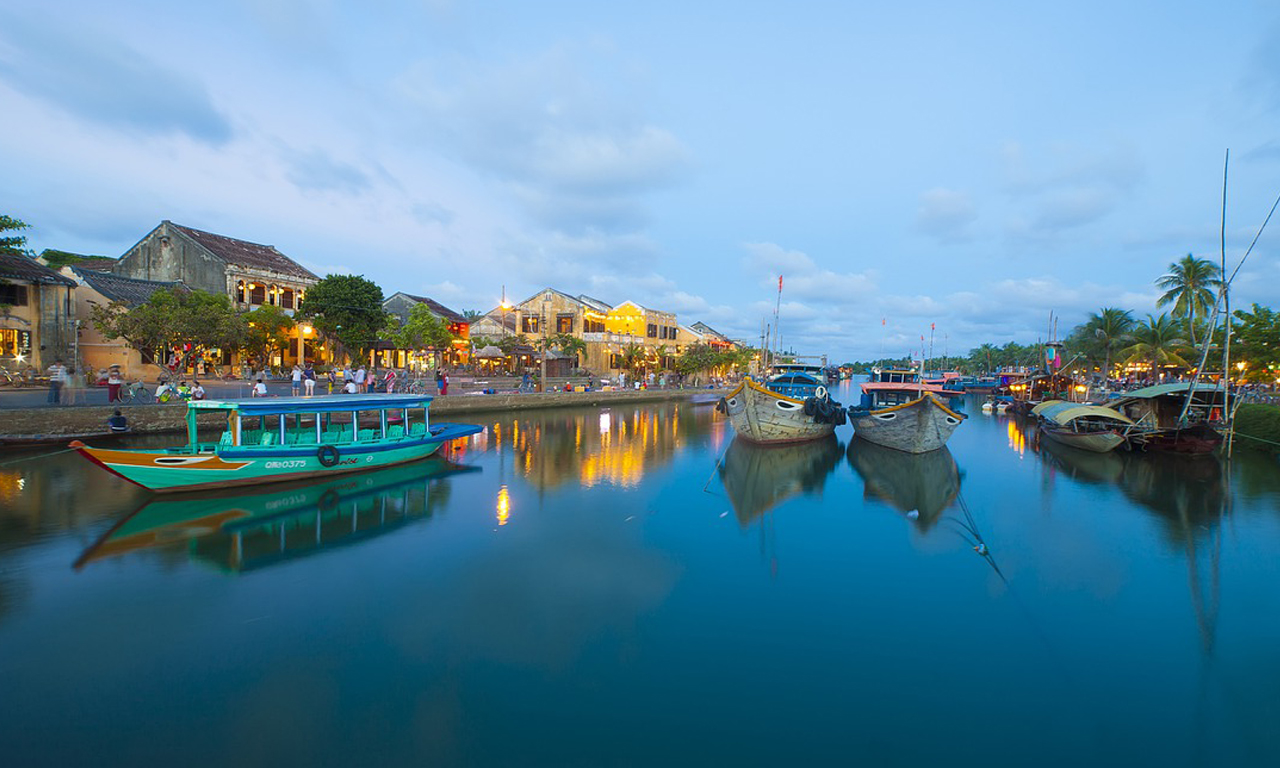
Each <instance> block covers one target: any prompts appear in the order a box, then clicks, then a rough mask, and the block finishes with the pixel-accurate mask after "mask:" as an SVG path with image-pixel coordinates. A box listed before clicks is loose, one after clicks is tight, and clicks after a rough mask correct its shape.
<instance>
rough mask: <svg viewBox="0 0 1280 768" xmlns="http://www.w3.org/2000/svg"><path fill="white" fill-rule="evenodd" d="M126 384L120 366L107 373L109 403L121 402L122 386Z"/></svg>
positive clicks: (115, 366)
mask: <svg viewBox="0 0 1280 768" xmlns="http://www.w3.org/2000/svg"><path fill="white" fill-rule="evenodd" d="M122 384H124V377H123V376H121V375H120V366H118V365H113V366H111V369H110V370H108V371H107V402H108V403H118V402H120V386H121V385H122Z"/></svg>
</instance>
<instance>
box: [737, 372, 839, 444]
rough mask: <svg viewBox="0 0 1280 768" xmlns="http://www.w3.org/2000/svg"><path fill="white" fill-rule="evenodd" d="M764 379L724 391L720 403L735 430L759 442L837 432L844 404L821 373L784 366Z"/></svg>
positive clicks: (746, 381)
mask: <svg viewBox="0 0 1280 768" xmlns="http://www.w3.org/2000/svg"><path fill="white" fill-rule="evenodd" d="M779 368H780V372H779V373H777V374H776V375H774V376H772V377H771V378H769V379H768V380H767V381H766V382H765V383H763V384H761V383H760V382H757V381H755V380H753V379H751V378H750V377H747V378H744V379H743V380H742V382H741V383H740V384H738V386H737V387H734V389H733V390H732V391H731V392H729V394H727V395H725V396H724V399H722V400H721V401H720V403H719V405H717V406H716V407H717V408H718V409H720V410H721V411H722V412H723V413H725V414H726V415H727V416H728V417H729V423H730V424H732V425H733V429H734V431H736V432H737V433H738V435H739V436H741V437H742V438H743V439H744V440H750V441H751V442H753V443H799V442H805V441H807V440H817V439H819V438H823V437H827V436H829V435H831V434H832V433H834V432H835V429H836V427H837V426H839V425H840V424H843V423H844V422H845V414H844V408H843V407H842V406H841V405H840V403H838V402H836V401H835V400H832V399H831V393H830V392H828V391H827V387H826V385H825V384H823V380H822V379H819V378H818V376H819V375H821V372H820V370H819V371H818V372H817V373H816V375H815V372H810V371H807V370H804V366H794V365H793V366H786V367H782V366H779Z"/></svg>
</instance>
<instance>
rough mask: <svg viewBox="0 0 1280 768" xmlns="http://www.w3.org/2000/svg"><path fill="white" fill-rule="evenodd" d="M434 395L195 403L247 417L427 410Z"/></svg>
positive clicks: (199, 408)
mask: <svg viewBox="0 0 1280 768" xmlns="http://www.w3.org/2000/svg"><path fill="white" fill-rule="evenodd" d="M434 399H435V398H434V397H433V396H431V395H325V396H322V397H257V398H253V399H251V400H192V401H191V402H189V403H187V405H188V406H189V407H190V409H191V410H192V411H238V412H239V413H240V414H241V415H243V416H275V415H279V414H293V413H331V412H347V411H389V410H399V409H402V408H425V407H427V406H428V405H429V404H430V403H431V401H432V400H434Z"/></svg>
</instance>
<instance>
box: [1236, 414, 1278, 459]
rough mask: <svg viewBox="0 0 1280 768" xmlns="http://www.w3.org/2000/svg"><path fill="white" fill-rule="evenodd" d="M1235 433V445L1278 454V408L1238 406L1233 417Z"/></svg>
mask: <svg viewBox="0 0 1280 768" xmlns="http://www.w3.org/2000/svg"><path fill="white" fill-rule="evenodd" d="M1235 431H1236V439H1237V441H1238V442H1237V443H1236V445H1241V446H1247V447H1250V448H1257V449H1259V450H1264V451H1269V452H1271V453H1280V406H1275V405H1260V404H1249V405H1242V406H1240V409H1239V410H1238V411H1236V415H1235ZM1250 438H1253V439H1250Z"/></svg>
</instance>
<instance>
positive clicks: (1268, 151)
mask: <svg viewBox="0 0 1280 768" xmlns="http://www.w3.org/2000/svg"><path fill="white" fill-rule="evenodd" d="M1242 159H1244V160H1261V161H1265V162H1275V161H1277V160H1280V141H1277V140H1276V139H1271V140H1270V141H1265V142H1263V143H1262V144H1259V145H1258V146H1256V147H1254V148H1253V149H1250V150H1248V151H1246V152H1245V153H1244V154H1243V155H1242Z"/></svg>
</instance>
